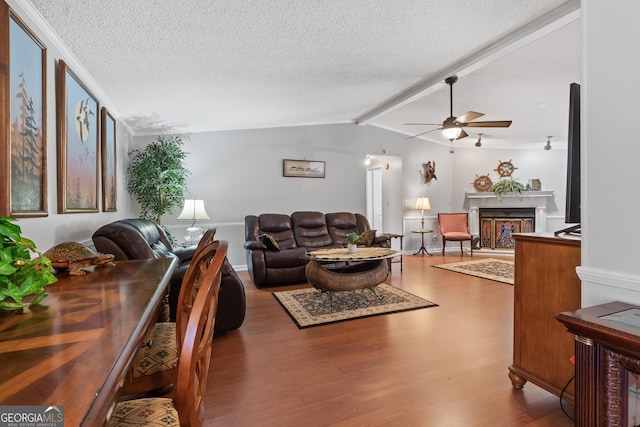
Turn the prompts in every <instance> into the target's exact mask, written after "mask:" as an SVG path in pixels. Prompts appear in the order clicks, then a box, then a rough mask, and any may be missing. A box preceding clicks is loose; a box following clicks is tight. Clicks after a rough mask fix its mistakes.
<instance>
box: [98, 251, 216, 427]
mask: <svg viewBox="0 0 640 427" xmlns="http://www.w3.org/2000/svg"><path fill="white" fill-rule="evenodd" d="M227 250H228V242H226V241H221V242H220V243H219V245H218V247H217V250H216V253H215V255H214V257H213V260H212V261H211V263H210V265H209V266H208V268H207V269H206V271H205V274H204V276H203V278H202V280H200V281H199V285H200V290H199V291H198V292H197V295H196V298H195V300H194V302H193V308H192V309H191V311H190V314H189V317H188V320H187V323H186V327H185V329H184V332H185V335H184V340H183V342H182V347H181V350H180V357H179V359H178V375H177V380H176V386H175V393H174V396H173V398H165V397H155V398H142V399H134V400H127V401H122V402H119V403H118V404H117V405H116V407H115V409H114V410H113V413H112V415H111V418H110V419H109V422H108V427H126V426H182V427H200V426H202V425H203V422H204V392H205V388H206V384H207V377H208V374H209V365H210V362H211V344H212V342H213V328H214V326H215V317H216V310H217V305H218V293H219V290H220V281H221V279H222V265H223V263H224V258H225V256H226V254H227Z"/></svg>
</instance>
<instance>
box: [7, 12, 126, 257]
mask: <svg viewBox="0 0 640 427" xmlns="http://www.w3.org/2000/svg"><path fill="white" fill-rule="evenodd" d="M6 1H7V4H9V6H10V7H11V8H12V9H13V10H14V12H15V13H16V14H17V15H18V16H19V17H20V18H21V19H22V20H23V21H24V22H25V23H26V24H27V26H28V27H29V28H30V29H31V31H32V32H33V33H34V34H35V35H36V36H37V37H38V38H39V39H40V40H41V41H42V42H43V43H44V45H45V46H46V48H47V127H46V139H47V180H48V191H47V203H48V211H49V215H48V216H47V217H40V218H20V219H19V220H18V222H17V224H18V225H19V226H20V227H21V228H22V233H23V235H24V236H25V237H27V238H29V239H31V240H33V241H34V242H35V244H36V246H37V248H38V249H39V250H40V251H42V252H44V251H46V250H47V249H49V248H50V247H51V246H53V245H54V244H56V243H60V242H64V241H81V242H85V243H87V242H88V243H90V241H91V235H92V234H93V231H94V230H95V229H97V228H98V227H100V226H101V225H103V224H106V223H108V222H111V221H113V220H116V219H118V218H121V217H123V216H131V215H134V214H133V206H132V203H131V198H130V197H129V196H128V194H127V192H126V183H125V180H124V179H123V177H124V173H125V170H126V162H125V161H124V160H125V159H126V153H127V151H128V148H129V145H130V143H131V141H132V137H131V135H130V134H129V133H128V132H127V130H126V129H125V128H124V127H123V126H122V125H120V124H119V125H118V127H117V131H116V133H117V137H116V138H117V145H116V149H117V169H118V183H117V191H118V204H117V208H118V211H117V212H111V213H103V212H99V213H86V214H81V213H73V214H60V215H59V214H57V201H58V198H57V197H58V196H57V181H58V179H57V172H58V171H57V163H56V152H57V150H56V95H55V88H56V85H55V75H56V73H55V66H56V63H57V61H58V59H63V60H64V61H65V62H66V63H67V65H68V66H69V68H70V69H71V70H73V71H74V72H75V73H76V74H77V75H78V76H79V77H80V79H81V80H82V82H83V83H84V84H85V85H86V86H87V87H88V88H89V89H90V90H91V91H92V92H93V93H94V94H95V95H96V97H97V98H98V102H99V103H100V106H102V105H104V106H106V107H107V109H109V110H110V111H115V110H114V108H112V106H111V105H110V104H109V103H108V101H107V100H106V96H105V97H101V96H100V95H101V94H102V91H101V90H100V88H99V87H98V86H97V85H96V84H95V82H94V81H93V79H92V78H91V76H90V75H89V74H87V73H86V71H85V70H84V68H83V67H82V64H80V63H79V62H78V61H77V59H76V58H75V57H74V56H73V55H72V54H71V53H70V52H69V51H68V50H67V49H66V47H65V46H64V45H63V44H61V43H60V42H59V41H58V40H57V37H56V36H55V35H54V34H53V32H52V31H51V29H50V28H49V27H48V25H47V24H46V23H44V21H42V20H41V19H40V18H39V15H33V9H27V10H25V9H24V7H23V6H24V3H25V2H19V1H16V0H6ZM99 200H100V201H102V196H100V195H99ZM100 208H102V203H100Z"/></svg>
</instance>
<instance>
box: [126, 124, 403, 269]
mask: <svg viewBox="0 0 640 427" xmlns="http://www.w3.org/2000/svg"><path fill="white" fill-rule="evenodd" d="M152 139H153V137H140V138H136V141H135V144H136V146H137V147H142V146H144V145H146V144H147V143H149V142H150V141H151V140H152ZM403 142H404V137H402V136H400V135H397V134H395V133H393V132H389V131H385V130H381V129H377V128H372V127H363V126H356V125H353V124H338V125H322V126H300V127H288V128H273V129H256V130H244V131H227V132H207V133H198V134H192V135H190V136H189V137H188V138H187V139H186V141H185V146H184V150H185V151H186V152H188V153H189V154H188V155H187V158H186V161H185V163H186V166H187V167H188V168H189V169H190V170H191V172H192V174H191V176H190V177H189V178H188V186H189V189H190V192H189V197H190V198H197V199H204V200H205V207H206V209H207V213H208V214H209V217H210V218H211V219H210V221H201V222H199V223H201V224H200V225H201V226H216V227H217V228H218V233H217V236H219V237H220V238H224V239H228V240H229V242H230V248H229V260H230V262H231V263H232V264H234V265H235V266H237V267H238V268H242V266H241V265H242V264H245V263H246V261H245V252H244V250H243V248H242V244H243V242H244V217H245V215H250V214H251V215H259V214H261V213H283V214H290V213H292V212H295V211H303V210H310V211H321V212H338V211H347V212H359V213H363V214H364V213H365V212H366V209H365V182H366V166H365V164H364V160H365V156H366V154H371V153H382V151H383V150H385V151H386V152H387V153H388V154H394V153H399V152H400V151H399V150H401V149H402V144H403ZM283 159H307V160H321V161H325V162H326V165H325V178H324V179H319V178H290V177H283V176H282V160H283ZM399 190H400V191H401V188H400V189H399ZM178 214H179V210H178V209H176V210H175V211H174V212H173V213H172V214H171V215H166V216H165V217H163V219H162V222H163V224H164V225H166V226H167V227H168V228H169V230H171V231H172V232H174V233H176V235H177V236H179V235H180V234H181V233H182V229H183V228H185V227H186V226H187V224H186V223H185V222H183V221H179V220H177V219H176V217H177V216H178ZM390 227H391V228H393V227H394V226H393V225H390ZM394 229H395V230H399V229H401V225H400V224H398V225H396V226H395V228H394Z"/></svg>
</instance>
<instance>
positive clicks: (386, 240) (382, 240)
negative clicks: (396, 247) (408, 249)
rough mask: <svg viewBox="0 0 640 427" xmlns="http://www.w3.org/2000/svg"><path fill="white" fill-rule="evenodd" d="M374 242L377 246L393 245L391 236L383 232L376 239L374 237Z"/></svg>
mask: <svg viewBox="0 0 640 427" xmlns="http://www.w3.org/2000/svg"><path fill="white" fill-rule="evenodd" d="M373 243H374V245H375V246H381V247H383V248H389V247H391V238H390V237H389V236H387V235H385V234H381V235H379V236H376V237H375V239H373Z"/></svg>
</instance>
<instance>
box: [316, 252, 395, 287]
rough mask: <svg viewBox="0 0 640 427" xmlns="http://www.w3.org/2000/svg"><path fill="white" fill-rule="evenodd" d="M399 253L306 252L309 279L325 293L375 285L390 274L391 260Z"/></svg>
mask: <svg viewBox="0 0 640 427" xmlns="http://www.w3.org/2000/svg"><path fill="white" fill-rule="evenodd" d="M398 255H400V252H398V251H396V250H393V249H389V248H358V250H357V252H356V253H354V254H351V253H348V252H347V248H337V249H321V250H317V251H312V252H309V253H307V255H306V256H307V259H308V260H309V262H308V263H307V267H306V269H305V274H306V276H307V281H308V282H309V283H310V284H311V285H312V286H313V287H314V288H316V289H319V290H321V291H323V292H325V291H328V292H337V291H350V290H353V289H367V288H374V287H376V286H378V285H379V284H380V283H382V282H384V281H385V280H386V279H387V277H388V276H389V260H388V258H392V257H394V256H398Z"/></svg>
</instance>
